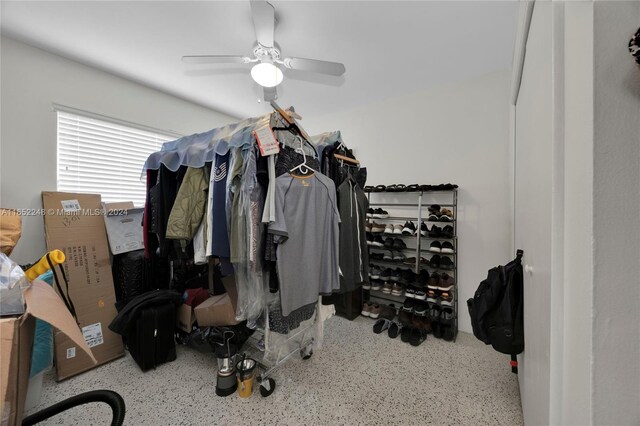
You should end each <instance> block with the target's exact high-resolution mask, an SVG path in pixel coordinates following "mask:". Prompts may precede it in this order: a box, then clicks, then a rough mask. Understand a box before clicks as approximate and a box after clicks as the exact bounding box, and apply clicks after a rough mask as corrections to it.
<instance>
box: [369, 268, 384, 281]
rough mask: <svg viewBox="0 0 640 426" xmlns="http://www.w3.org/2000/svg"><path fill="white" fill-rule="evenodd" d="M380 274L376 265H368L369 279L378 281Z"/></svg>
mask: <svg viewBox="0 0 640 426" xmlns="http://www.w3.org/2000/svg"><path fill="white" fill-rule="evenodd" d="M380 272H382V271H381V270H380V268H379V267H378V266H377V265H373V264H370V265H369V278H371V279H372V280H379V279H380Z"/></svg>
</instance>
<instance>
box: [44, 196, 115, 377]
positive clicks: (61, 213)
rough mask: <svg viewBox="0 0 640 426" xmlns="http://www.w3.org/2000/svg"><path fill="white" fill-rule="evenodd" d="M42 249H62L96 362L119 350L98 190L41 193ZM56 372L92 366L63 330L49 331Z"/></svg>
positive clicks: (70, 373)
mask: <svg viewBox="0 0 640 426" xmlns="http://www.w3.org/2000/svg"><path fill="white" fill-rule="evenodd" d="M42 205H43V207H44V209H45V213H46V215H45V217H44V224H45V232H46V239H47V249H48V250H53V249H59V250H62V251H63V252H64V254H65V256H66V257H67V260H66V262H65V263H64V264H63V267H64V269H65V272H66V275H67V278H68V280H69V290H68V296H69V298H70V299H71V302H72V303H73V305H74V307H75V310H76V314H77V319H78V322H79V324H80V327H81V330H82V333H83V334H84V337H85V340H86V342H87V344H88V345H89V347H90V348H91V352H92V354H93V356H94V357H95V359H96V360H97V361H98V364H97V365H100V364H104V363H106V362H109V361H112V360H114V359H116V358H119V357H121V356H123V355H124V347H123V344H122V338H121V337H120V336H119V335H117V334H115V333H113V332H112V331H111V330H109V328H108V326H109V324H110V323H111V321H112V320H113V319H114V318H115V316H116V314H117V312H116V308H115V302H116V298H115V291H114V288H113V276H112V273H111V264H110V261H109V250H108V248H107V247H108V245H107V234H106V232H105V224H104V218H103V215H102V204H101V202H100V195H94V194H71V193H64V192H43V193H42ZM54 347H55V349H54V355H55V358H56V376H57V379H58V380H63V379H66V378H68V377H71V376H74V375H76V374H79V373H82V372H84V371H87V370H89V369H91V368H93V367H94V366H95V365H94V363H93V362H92V361H91V359H90V357H88V356H87V355H86V354H83V353H82V352H80V351H77V350H76V348H77V346H76V344H75V342H73V341H72V340H71V339H69V338H68V337H67V336H65V334H64V333H60V332H56V333H54Z"/></svg>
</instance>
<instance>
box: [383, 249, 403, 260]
mask: <svg viewBox="0 0 640 426" xmlns="http://www.w3.org/2000/svg"><path fill="white" fill-rule="evenodd" d="M406 258H407V256H405V254H404V253H402V252H401V251H394V250H389V251H386V252H384V254H383V255H382V259H383V260H386V261H387V262H404V260H405V259H406Z"/></svg>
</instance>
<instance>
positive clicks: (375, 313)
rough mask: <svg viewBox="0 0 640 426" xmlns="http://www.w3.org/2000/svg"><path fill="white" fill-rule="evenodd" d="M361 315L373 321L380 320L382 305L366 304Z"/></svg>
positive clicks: (363, 305)
mask: <svg viewBox="0 0 640 426" xmlns="http://www.w3.org/2000/svg"><path fill="white" fill-rule="evenodd" d="M360 315H362V316H364V317H369V318H373V319H375V318H378V317H379V316H380V305H378V304H377V303H369V302H364V303H363V304H362V311H361V312H360Z"/></svg>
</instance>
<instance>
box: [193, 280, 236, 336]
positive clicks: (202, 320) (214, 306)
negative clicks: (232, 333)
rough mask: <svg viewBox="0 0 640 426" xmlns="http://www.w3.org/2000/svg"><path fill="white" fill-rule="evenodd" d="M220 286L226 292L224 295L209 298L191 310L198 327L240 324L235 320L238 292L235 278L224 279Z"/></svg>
mask: <svg viewBox="0 0 640 426" xmlns="http://www.w3.org/2000/svg"><path fill="white" fill-rule="evenodd" d="M222 284H223V285H224V288H225V290H227V292H226V293H225V294H221V295H218V296H211V297H210V298H208V299H207V300H205V301H204V302H202V303H201V304H199V305H198V306H196V307H195V309H194V310H193V312H194V313H195V315H196V320H197V322H198V326H199V327H208V326H222V325H236V324H238V323H239V322H240V321H237V320H236V306H237V304H238V292H237V290H236V284H235V277H234V276H233V275H231V276H228V277H224V278H223V279H222Z"/></svg>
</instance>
